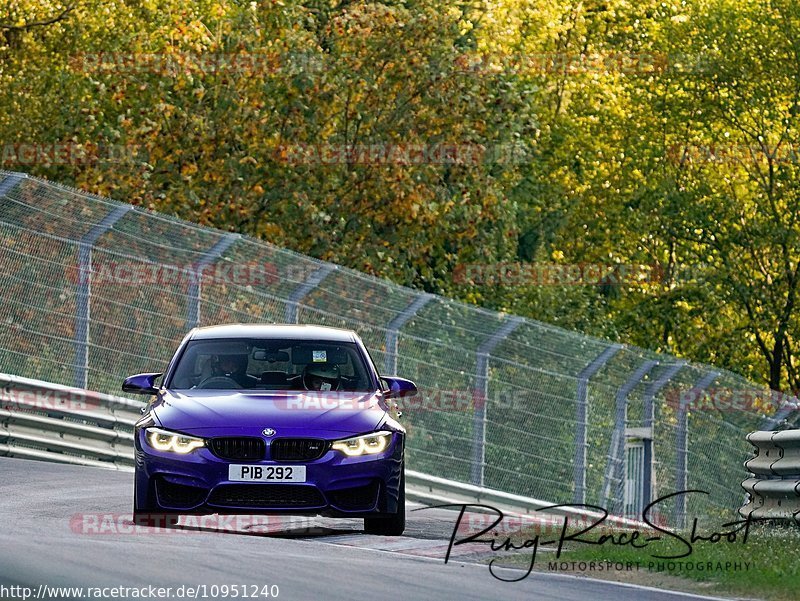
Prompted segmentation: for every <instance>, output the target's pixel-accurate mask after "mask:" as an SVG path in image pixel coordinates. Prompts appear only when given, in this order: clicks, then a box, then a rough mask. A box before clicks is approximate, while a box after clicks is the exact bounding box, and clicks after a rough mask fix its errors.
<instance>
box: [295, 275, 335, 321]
mask: <svg viewBox="0 0 800 601" xmlns="http://www.w3.org/2000/svg"><path fill="white" fill-rule="evenodd" d="M336 268H337V267H336V265H331V264H330V263H325V264H324V265H320V267H319V268H318V269H316V270H314V272H313V273H312V274H311V275H310V276H308V279H307V280H306V281H305V282H303V283H302V284H300V285H299V286H298V287H297V288H295V289H294V290H292V293H291V294H290V295H289V298H287V299H286V314H285V321H286V323H298V321H297V307H298V305H299V304H300V301H301V300H303V298H304V297H305V296H306V295H307V294H308V293H309V292H311V291H312V290H313V289H314V288H316V287H317V286H319V285H320V283H322V280H324V279H325V278H326V277H327V276H328V274H329V273H330V272H331V271H333V270H334V269H336Z"/></svg>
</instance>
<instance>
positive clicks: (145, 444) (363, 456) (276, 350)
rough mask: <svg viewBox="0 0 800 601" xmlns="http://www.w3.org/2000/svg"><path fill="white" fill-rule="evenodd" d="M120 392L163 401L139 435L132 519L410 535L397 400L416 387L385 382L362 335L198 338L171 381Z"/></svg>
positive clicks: (259, 330) (150, 409) (141, 383)
mask: <svg viewBox="0 0 800 601" xmlns="http://www.w3.org/2000/svg"><path fill="white" fill-rule="evenodd" d="M162 375H163V378H162ZM159 378H162V379H161V383H160V384H158V383H157V382H159ZM122 389H123V390H124V391H125V392H129V393H138V394H149V395H155V396H154V398H153V399H152V401H151V403H150V404H149V405H148V406H147V408H146V409H145V411H146V413H145V414H144V415H143V416H142V418H141V419H140V420H139V422H138V423H137V425H136V432H135V449H136V451H135V452H136V474H135V480H134V501H133V511H134V518H135V519H136V520H137V523H141V522H143V521H144V522H145V523H146V522H147V521H148V519H149V518H150V517H151V516H153V515H155V514H164V513H169V514H182V513H192V514H198V513H266V514H280V513H285V514H301V513H302V514H315V515H326V516H332V517H351V518H352V517H363V518H364V529H365V531H366V532H367V533H370V534H384V535H394V536H396V535H400V534H402V533H403V530H404V528H405V492H404V488H405V478H404V462H403V457H404V455H403V446H404V441H405V429H404V428H403V426H402V425H401V424H400V423H398V421H397V420H396V419H395V418H396V417H397V415H396V413H395V412H394V409H393V407H394V403H393V402H392V401H391V399H394V398H399V397H404V396H411V395H414V394H416V393H417V388H416V386H415V385H414V383H413V382H410V381H409V380H405V379H403V378H398V377H380V376H379V375H378V372H377V370H376V368H375V364H374V363H373V361H372V359H371V358H370V355H369V353H368V352H367V349H366V347H365V346H364V344H363V343H362V342H361V339H360V338H359V337H358V335H357V334H356V333H355V332H352V331H350V330H340V329H335V328H328V327H321V326H296V325H222V326H212V327H206V328H196V329H194V330H192V331H191V332H189V334H188V335H187V336H186V337H185V338H184V340H183V342H181V344H180V346H179V347H178V350H177V351H176V352H175V355H174V357H173V358H172V360H171V361H170V364H169V367H168V368H167V371H166V372H165V373H164V374H160V373H145V374H138V375H135V376H131V377H129V378H127V379H126V380H125V382H124V384H123V385H122Z"/></svg>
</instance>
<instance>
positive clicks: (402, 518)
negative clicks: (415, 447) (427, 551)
mask: <svg viewBox="0 0 800 601" xmlns="http://www.w3.org/2000/svg"><path fill="white" fill-rule="evenodd" d="M405 529H406V469H405V466H403V468H402V471H401V472H400V491H399V492H398V494H397V513H391V514H384V515H382V516H380V517H374V518H364V532H365V533H366V534H379V535H382V536H400V535H401V534H403V531H404V530H405Z"/></svg>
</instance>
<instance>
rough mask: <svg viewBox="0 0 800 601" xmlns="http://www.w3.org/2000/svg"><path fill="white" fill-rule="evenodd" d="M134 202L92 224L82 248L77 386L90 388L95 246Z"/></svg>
mask: <svg viewBox="0 0 800 601" xmlns="http://www.w3.org/2000/svg"><path fill="white" fill-rule="evenodd" d="M132 208H133V207H132V206H131V205H119V206H118V207H116V208H115V209H114V210H113V211H111V212H110V213H109V214H108V215H106V216H105V217H103V219H102V220H101V221H100V223H98V224H97V225H95V226H94V227H92V229H90V230H89V231H88V232H87V233H86V235H85V236H83V238H81V240H80V242H79V247H78V289H77V294H76V298H75V338H74V343H73V344H74V347H75V379H74V381H75V386H76V387H77V388H88V387H89V311H90V307H89V305H90V298H91V294H92V248H93V247H94V245H95V243H96V242H97V240H98V239H99V238H100V236H102V235H103V234H104V233H105V232H107V231H108V230H110V229H111V228H112V227H114V224H115V223H116V222H117V221H119V220H120V219H122V217H123V216H124V215H125V214H126V213H127V212H128V211H130V210H131V209H132Z"/></svg>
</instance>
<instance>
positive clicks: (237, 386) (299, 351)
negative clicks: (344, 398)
mask: <svg viewBox="0 0 800 601" xmlns="http://www.w3.org/2000/svg"><path fill="white" fill-rule="evenodd" d="M167 387H168V388H171V389H173V390H192V389H198V390H211V389H217V390H297V391H303V390H318V391H323V392H326V391H354V392H370V391H372V390H373V389H374V386H373V385H372V382H371V379H370V376H369V369H368V367H367V365H366V364H365V359H364V357H363V355H362V354H361V352H360V350H359V348H358V346H357V345H356V344H355V343H352V342H329V341H314V340H276V339H255V338H219V339H213V340H192V341H189V343H188V344H187V345H186V348H185V349H184V352H183V354H182V355H181V357H180V359H179V361H178V364H177V365H176V367H175V371H174V373H173V375H172V378H171V380H170V382H168V383H167Z"/></svg>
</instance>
